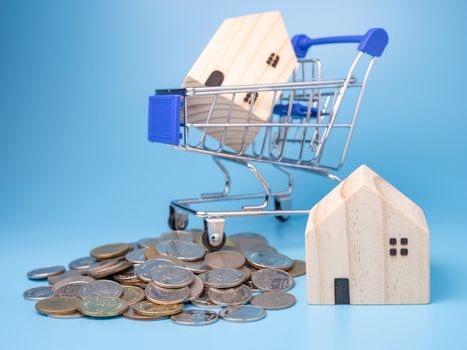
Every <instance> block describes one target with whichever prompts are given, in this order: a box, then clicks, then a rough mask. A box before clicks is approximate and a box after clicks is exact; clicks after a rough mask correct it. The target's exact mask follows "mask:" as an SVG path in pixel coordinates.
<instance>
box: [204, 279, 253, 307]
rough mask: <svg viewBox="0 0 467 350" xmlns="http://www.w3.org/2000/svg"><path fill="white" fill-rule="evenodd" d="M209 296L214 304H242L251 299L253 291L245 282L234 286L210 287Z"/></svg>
mask: <svg viewBox="0 0 467 350" xmlns="http://www.w3.org/2000/svg"><path fill="white" fill-rule="evenodd" d="M208 297H209V299H211V301H212V302H213V303H214V304H218V305H221V306H230V305H240V304H245V303H247V302H249V301H250V299H251V297H252V293H251V290H250V288H248V287H247V286H245V285H244V284H242V285H240V286H238V287H234V288H225V289H218V288H209V290H208Z"/></svg>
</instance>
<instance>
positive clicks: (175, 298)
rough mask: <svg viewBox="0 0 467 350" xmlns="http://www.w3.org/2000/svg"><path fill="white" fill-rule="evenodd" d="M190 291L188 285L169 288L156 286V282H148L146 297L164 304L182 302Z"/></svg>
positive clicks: (156, 302)
mask: <svg viewBox="0 0 467 350" xmlns="http://www.w3.org/2000/svg"><path fill="white" fill-rule="evenodd" d="M189 293H190V289H189V288H188V287H183V288H172V289H169V288H162V287H159V286H156V285H155V284H154V283H148V285H147V286H146V288H145V290H144V295H145V296H146V299H148V300H149V301H151V302H153V303H155V304H162V305H167V304H178V303H181V302H183V301H184V300H185V299H186V298H187V297H188V294H189Z"/></svg>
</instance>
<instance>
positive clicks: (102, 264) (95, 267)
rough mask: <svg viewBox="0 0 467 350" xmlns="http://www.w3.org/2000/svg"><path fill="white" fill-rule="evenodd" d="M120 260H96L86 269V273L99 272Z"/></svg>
mask: <svg viewBox="0 0 467 350" xmlns="http://www.w3.org/2000/svg"><path fill="white" fill-rule="evenodd" d="M120 262H121V260H120V259H119V258H112V259H105V260H101V261H97V262H95V263H94V264H92V265H91V266H90V267H89V268H88V269H87V270H86V273H87V274H89V275H94V274H99V273H100V272H101V271H103V270H106V269H108V268H111V267H112V266H115V265H117V264H119V263H120Z"/></svg>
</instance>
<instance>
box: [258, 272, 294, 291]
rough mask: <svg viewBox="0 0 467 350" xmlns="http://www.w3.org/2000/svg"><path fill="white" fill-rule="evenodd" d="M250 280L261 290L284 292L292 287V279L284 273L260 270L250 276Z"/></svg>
mask: <svg viewBox="0 0 467 350" xmlns="http://www.w3.org/2000/svg"><path fill="white" fill-rule="evenodd" d="M251 280H252V282H253V283H254V284H255V286H256V287H258V288H259V289H261V290H265V291H286V290H289V289H290V288H292V287H293V285H294V281H293V277H292V276H290V274H289V273H288V272H286V271H282V270H275V269H262V270H258V271H255V272H253V273H252V274H251Z"/></svg>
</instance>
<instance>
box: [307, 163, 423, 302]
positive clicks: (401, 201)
mask: <svg viewBox="0 0 467 350" xmlns="http://www.w3.org/2000/svg"><path fill="white" fill-rule="evenodd" d="M305 244H306V260H307V261H306V264H307V288H308V303H310V304H426V303H429V302H430V256H429V233H428V227H427V224H426V221H425V217H424V214H423V211H422V210H421V209H420V208H419V207H418V206H417V205H415V204H414V203H413V202H412V201H411V200H410V199H409V198H407V197H406V196H405V195H404V194H402V193H401V192H399V191H398V190H397V189H396V188H394V187H393V186H391V185H390V184H389V183H388V182H386V181H385V180H384V179H382V178H381V177H380V176H379V175H378V174H376V173H375V172H373V171H372V170H371V169H370V168H368V167H367V166H364V165H362V166H360V167H359V168H358V169H357V170H355V171H354V172H353V173H352V174H351V175H349V176H348V177H347V178H346V179H345V180H344V181H342V182H341V183H340V184H339V185H338V186H337V187H336V188H334V189H333V190H332V191H331V192H330V193H329V194H328V195H327V196H326V197H324V198H323V199H322V200H321V201H320V202H319V203H317V204H316V205H315V206H314V207H313V208H312V209H311V211H310V215H309V218H308V224H307V228H306V233H305Z"/></svg>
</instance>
